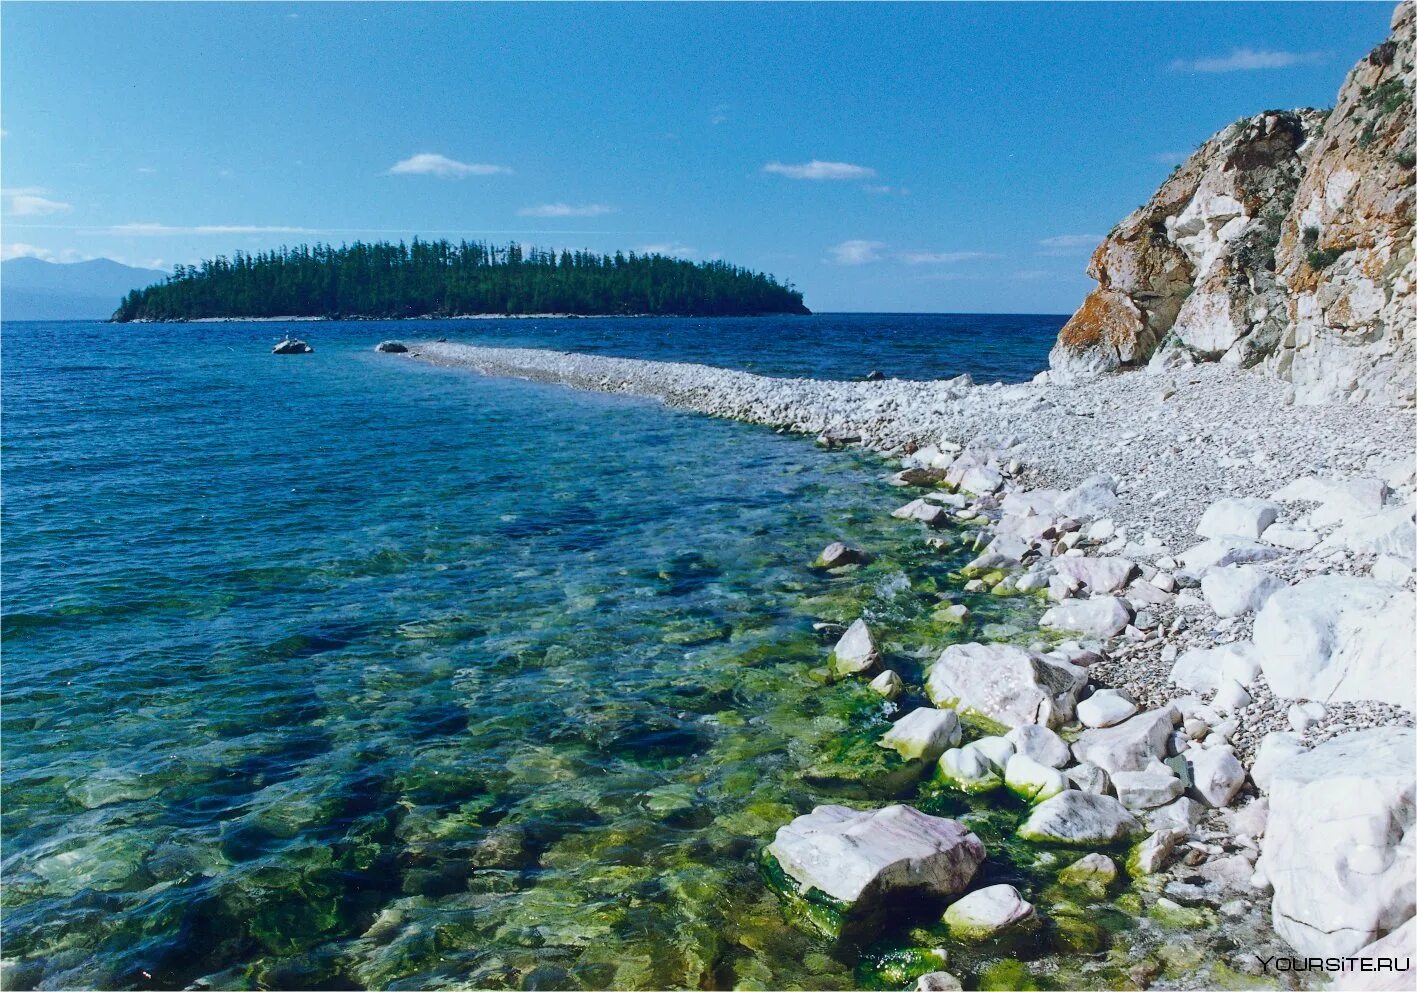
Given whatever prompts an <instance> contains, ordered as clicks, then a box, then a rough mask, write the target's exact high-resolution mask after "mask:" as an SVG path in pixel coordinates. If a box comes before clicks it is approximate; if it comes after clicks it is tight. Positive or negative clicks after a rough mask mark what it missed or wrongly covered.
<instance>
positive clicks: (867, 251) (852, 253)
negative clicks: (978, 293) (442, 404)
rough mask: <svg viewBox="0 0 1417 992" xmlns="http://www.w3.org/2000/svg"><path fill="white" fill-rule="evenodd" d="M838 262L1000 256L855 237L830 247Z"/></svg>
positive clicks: (914, 262)
mask: <svg viewBox="0 0 1417 992" xmlns="http://www.w3.org/2000/svg"><path fill="white" fill-rule="evenodd" d="M827 252H828V253H829V254H830V255H831V259H830V260H831V261H832V262H835V263H836V264H837V265H869V264H871V263H872V262H882V261H895V262H903V263H904V264H906V265H949V264H951V263H954V262H971V261H974V260H976V259H981V258H998V257H999V256H998V255H996V254H994V253H993V252H988V251H929V250H926V249H923V248H901V249H895V248H891V246H890V245H888V244H886V242H884V241H866V240H864V239H860V238H856V239H852V240H850V241H843V242H841V243H840V244H837V245H833V246H832V247H830V248H828V249H827Z"/></svg>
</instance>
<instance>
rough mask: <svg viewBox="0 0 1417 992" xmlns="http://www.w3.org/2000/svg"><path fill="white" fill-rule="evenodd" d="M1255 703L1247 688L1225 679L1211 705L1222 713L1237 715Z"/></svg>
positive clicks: (1216, 691) (1232, 680)
mask: <svg viewBox="0 0 1417 992" xmlns="http://www.w3.org/2000/svg"><path fill="white" fill-rule="evenodd" d="M1251 702H1253V698H1252V697H1251V696H1250V694H1249V693H1248V692H1246V691H1245V687H1244V686H1242V685H1241V684H1240V683H1239V682H1237V681H1235V680H1234V679H1225V680H1224V681H1222V682H1221V683H1220V686H1219V688H1217V689H1216V690H1215V696H1214V697H1213V698H1212V699H1211V701H1210V705H1211V706H1213V707H1214V708H1215V709H1217V710H1220V711H1221V712H1222V713H1235V712H1238V711H1239V710H1241V709H1244V708H1245V707H1246V706H1249V705H1250V703H1251Z"/></svg>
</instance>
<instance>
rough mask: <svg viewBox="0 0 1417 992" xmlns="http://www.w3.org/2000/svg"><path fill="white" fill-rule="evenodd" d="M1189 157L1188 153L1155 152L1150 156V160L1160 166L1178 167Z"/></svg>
mask: <svg viewBox="0 0 1417 992" xmlns="http://www.w3.org/2000/svg"><path fill="white" fill-rule="evenodd" d="M1190 157H1191V153H1190V152H1157V153H1156V154H1155V155H1153V156H1151V160H1152V161H1153V162H1158V163H1160V164H1161V165H1180V164H1181V163H1182V162H1184V161H1185V160H1186V159H1188V158H1190Z"/></svg>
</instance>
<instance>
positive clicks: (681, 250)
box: [635, 241, 699, 258]
mask: <svg viewBox="0 0 1417 992" xmlns="http://www.w3.org/2000/svg"><path fill="white" fill-rule="evenodd" d="M635 251H636V252H638V253H639V254H641V255H670V256H673V257H675V258H694V257H695V256H697V255H698V253H699V250H698V249H697V248H691V247H689V246H688V245H685V244H680V243H679V242H677V241H671V242H666V243H663V244H657V245H640V246H639V247H638V248H636V249H635Z"/></svg>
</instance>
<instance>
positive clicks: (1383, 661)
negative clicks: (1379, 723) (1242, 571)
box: [1254, 575, 1417, 710]
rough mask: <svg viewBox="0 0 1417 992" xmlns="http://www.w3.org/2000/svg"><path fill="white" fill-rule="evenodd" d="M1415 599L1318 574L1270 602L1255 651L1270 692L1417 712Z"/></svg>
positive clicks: (1382, 586) (1258, 625) (1369, 583)
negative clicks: (1372, 703)
mask: <svg viewBox="0 0 1417 992" xmlns="http://www.w3.org/2000/svg"><path fill="white" fill-rule="evenodd" d="M1414 613H1417V596H1414V595H1413V594H1412V593H1411V592H1409V591H1406V590H1401V589H1397V588H1395V587H1393V586H1390V585H1387V584H1386V583H1383V582H1376V581H1374V580H1372V579H1360V578H1354V577H1350V576H1343V575H1319V576H1315V577H1313V578H1310V579H1305V580H1304V581H1303V582H1301V583H1299V584H1298V585H1296V586H1290V587H1288V588H1285V589H1281V590H1280V591H1279V592H1277V593H1275V594H1274V595H1273V596H1271V597H1270V599H1269V601H1268V602H1267V603H1265V605H1264V608H1263V609H1261V610H1260V612H1259V615H1258V616H1257V617H1256V618H1255V634H1254V636H1255V647H1256V648H1257V649H1258V650H1259V654H1260V659H1261V662H1262V666H1263V669H1264V674H1265V678H1266V679H1267V680H1268V681H1269V685H1270V688H1271V689H1273V690H1274V693H1275V695H1277V696H1281V697H1285V698H1289V699H1294V698H1299V699H1314V700H1319V701H1321V702H1340V701H1349V700H1359V699H1375V700H1381V701H1383V702H1391V703H1397V704H1398V705H1400V706H1405V707H1406V708H1407V709H1408V710H1412V709H1414V708H1417V685H1414V679H1413V677H1412V673H1413V671H1414V666H1415V665H1417V663H1414V656H1415V655H1417V649H1415V647H1414V646H1417V639H1414V637H1413V616H1414Z"/></svg>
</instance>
